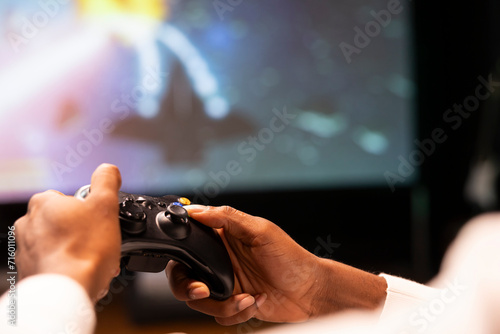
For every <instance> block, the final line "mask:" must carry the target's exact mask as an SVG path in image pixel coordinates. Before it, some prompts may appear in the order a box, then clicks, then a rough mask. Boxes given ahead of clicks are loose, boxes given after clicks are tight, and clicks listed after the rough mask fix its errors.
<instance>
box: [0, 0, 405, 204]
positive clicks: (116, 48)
mask: <svg viewBox="0 0 500 334" xmlns="http://www.w3.org/2000/svg"><path fill="white" fill-rule="evenodd" d="M410 18H411V8H410V5H409V4H408V3H406V2H401V3H400V2H399V1H397V0H390V1H379V0H376V1H367V0H339V1H321V0H309V1H302V0H273V1H264V0H260V1H255V0H254V1H246V0H214V1H206V0H171V1H160V0H150V1H139V0H135V1H134V0H128V1H118V0H78V1H76V0H75V1H67V0H65V1H63V0H40V1H36V2H19V1H13V0H10V1H2V2H1V4H0V22H1V27H0V29H1V30H2V33H1V37H0V38H1V39H0V44H1V45H0V50H1V52H0V94H1V98H0V140H1V143H2V144H1V145H0V157H1V164H0V200H1V201H3V202H9V201H24V200H26V199H27V198H28V197H29V196H30V195H31V194H33V193H34V192H37V191H41V190H45V189H48V188H55V189H58V190H60V191H62V192H65V193H68V194H69V193H72V192H74V191H75V190H76V189H77V188H79V187H80V186H82V185H85V184H88V183H89V177H90V174H91V172H92V171H93V170H94V169H95V167H96V166H97V165H98V164H100V163H101V162H109V163H113V164H116V165H117V166H118V167H119V168H120V170H121V173H122V177H123V189H124V190H127V191H129V192H141V193H149V194H164V193H183V194H188V193H189V194H193V195H194V196H195V197H197V199H198V201H199V202H206V201H207V200H209V199H210V198H212V197H214V196H217V195H218V194H220V193H223V192H227V191H231V192H233V191H234V192H238V191H268V190H277V189H279V190H283V189H300V188H307V189H317V188H325V187H331V188H335V187H351V186H360V185H362V186H383V187H386V186H388V187H390V188H394V187H397V186H400V185H407V184H409V183H410V182H411V181H412V180H413V179H414V178H415V175H414V174H415V172H414V168H413V167H415V166H406V167H410V169H409V170H408V169H406V170H405V173H404V175H401V173H398V172H397V171H398V168H399V169H401V168H400V167H401V164H402V163H403V164H406V165H408V164H409V162H408V161H407V160H408V156H409V154H410V153H411V149H412V145H413V140H414V133H415V131H414V130H415V129H414V124H413V116H414V115H413V111H414V98H415V96H414V95H415V93H414V83H413V75H412V70H413V68H412V54H411V45H412V31H411V19H410ZM411 168H413V169H411Z"/></svg>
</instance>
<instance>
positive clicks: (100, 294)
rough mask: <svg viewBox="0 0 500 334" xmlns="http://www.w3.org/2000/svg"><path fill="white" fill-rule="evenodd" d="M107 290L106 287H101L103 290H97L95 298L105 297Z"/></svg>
mask: <svg viewBox="0 0 500 334" xmlns="http://www.w3.org/2000/svg"><path fill="white" fill-rule="evenodd" d="M108 292H109V290H108V289H103V290H101V291H99V294H98V295H97V300H101V299H103V298H104V297H106V295H107V294H108Z"/></svg>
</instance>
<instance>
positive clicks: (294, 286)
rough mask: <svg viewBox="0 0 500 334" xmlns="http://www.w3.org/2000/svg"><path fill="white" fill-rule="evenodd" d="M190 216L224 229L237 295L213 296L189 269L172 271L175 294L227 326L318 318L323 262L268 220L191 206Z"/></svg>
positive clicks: (169, 268)
mask: <svg viewBox="0 0 500 334" xmlns="http://www.w3.org/2000/svg"><path fill="white" fill-rule="evenodd" d="M186 209H187V210H188V212H189V214H190V216H191V217H192V218H193V219H196V220H198V221H200V222H201V223H203V224H206V225H208V226H210V227H213V228H216V229H222V230H219V232H220V235H221V237H222V239H223V241H224V243H225V245H226V248H227V250H228V252H229V256H230V257H231V261H232V264H233V268H234V272H235V290H234V293H233V296H231V297H230V298H229V299H228V300H226V301H222V302H220V301H215V300H212V299H209V298H206V297H208V295H209V290H208V288H207V286H206V285H205V284H203V283H201V282H197V281H195V280H193V279H191V278H189V273H188V270H187V268H186V267H185V266H184V265H181V264H179V263H176V262H174V261H170V262H169V264H168V266H167V276H168V278H169V282H170V285H171V287H172V291H173V293H174V295H175V296H176V298H178V299H179V300H184V301H187V303H188V305H189V306H190V307H191V308H193V309H195V310H198V311H201V312H203V313H206V314H209V315H213V316H215V317H216V320H217V321H218V322H219V323H221V324H224V325H231V324H234V323H239V322H243V321H246V320H248V319H249V318H251V317H257V318H259V319H262V320H269V321H278V322H281V321H301V320H306V319H308V318H309V317H310V316H311V315H312V314H313V313H314V305H313V303H314V301H313V298H314V296H315V295H316V294H317V292H318V290H319V287H318V286H317V285H315V281H316V278H317V275H318V272H317V270H318V269H319V261H318V258H317V257H316V256H314V255H313V254H311V253H309V252H307V251H306V250H305V249H303V248H302V247H300V246H299V245H298V244H297V243H295V241H293V240H292V239H291V238H290V237H289V236H288V235H287V234H286V233H285V232H284V231H283V230H281V229H280V228H279V227H278V226H276V225H275V224H273V223H271V222H269V221H268V220H266V219H263V218H259V217H254V216H251V215H248V214H245V213H243V212H240V211H237V210H235V209H233V208H230V207H204V206H198V205H193V206H187V207H186Z"/></svg>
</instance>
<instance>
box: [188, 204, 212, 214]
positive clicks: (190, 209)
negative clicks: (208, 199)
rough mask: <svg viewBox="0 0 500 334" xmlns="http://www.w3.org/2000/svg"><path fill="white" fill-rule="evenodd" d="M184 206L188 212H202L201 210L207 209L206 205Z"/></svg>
mask: <svg viewBox="0 0 500 334" xmlns="http://www.w3.org/2000/svg"><path fill="white" fill-rule="evenodd" d="M184 208H185V209H186V210H187V212H188V213H189V214H191V213H198V212H202V211H205V210H206V209H207V207H206V206H204V205H199V204H191V205H186V206H185V207H184Z"/></svg>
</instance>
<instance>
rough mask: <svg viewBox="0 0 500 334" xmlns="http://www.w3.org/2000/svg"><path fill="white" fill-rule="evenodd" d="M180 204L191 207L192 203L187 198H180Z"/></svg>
mask: <svg viewBox="0 0 500 334" xmlns="http://www.w3.org/2000/svg"><path fill="white" fill-rule="evenodd" d="M179 203H181V204H182V205H190V204H191V201H190V200H189V199H188V198H186V197H180V198H179Z"/></svg>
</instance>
